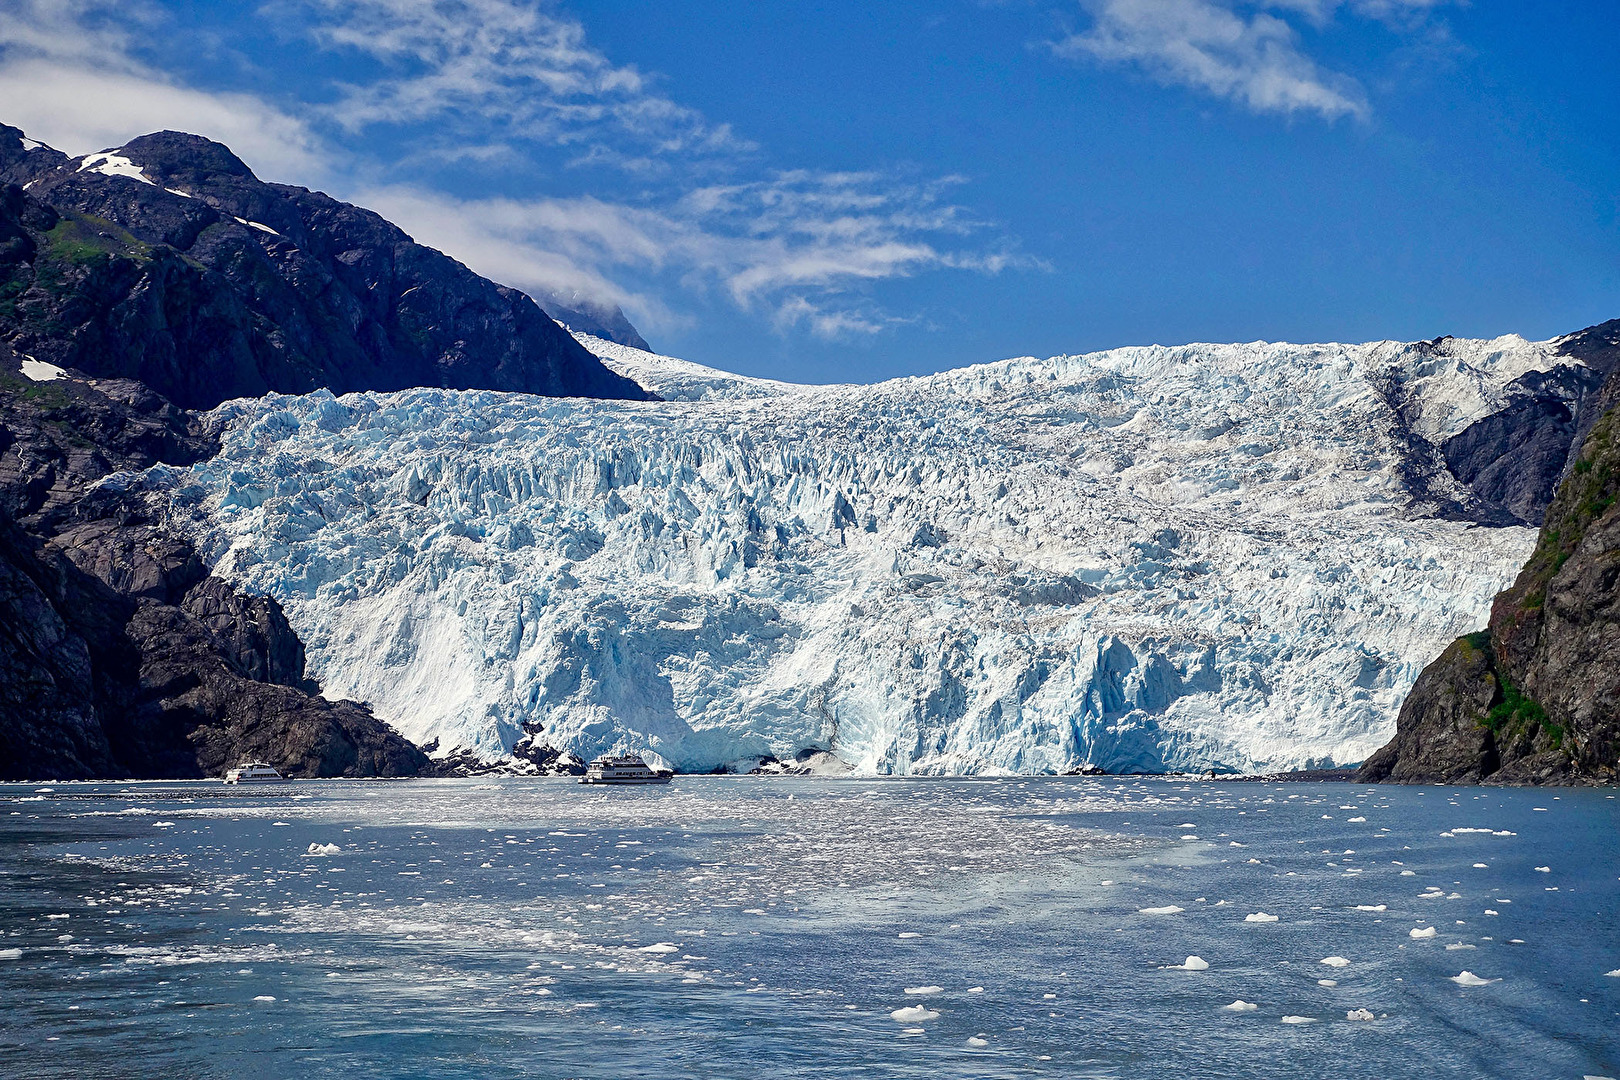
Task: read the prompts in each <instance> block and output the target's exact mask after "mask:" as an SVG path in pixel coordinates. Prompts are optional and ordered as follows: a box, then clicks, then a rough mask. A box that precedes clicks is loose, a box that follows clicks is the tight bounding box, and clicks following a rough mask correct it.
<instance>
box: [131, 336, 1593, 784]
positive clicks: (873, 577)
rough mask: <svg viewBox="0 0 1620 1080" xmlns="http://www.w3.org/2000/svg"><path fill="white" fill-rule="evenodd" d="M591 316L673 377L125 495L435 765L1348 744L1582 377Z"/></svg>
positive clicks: (1468, 587) (1363, 356)
mask: <svg viewBox="0 0 1620 1080" xmlns="http://www.w3.org/2000/svg"><path fill="white" fill-rule="evenodd" d="M582 340H585V341H587V342H589V343H590V344H591V347H592V348H593V349H595V350H596V351H597V352H598V353H599V355H601V356H603V357H604V358H606V359H607V360H608V361H609V363H610V364H612V365H613V366H615V367H617V368H618V369H619V370H621V371H624V372H626V373H631V374H632V375H633V377H635V378H637V379H638V380H640V381H642V382H643V383H644V384H645V385H648V386H649V387H651V388H652V389H654V390H656V391H657V392H658V393H659V394H660V395H661V396H662V397H664V398H665V399H666V400H665V401H661V402H652V403H647V402H610V401H592V402H585V401H574V402H557V401H546V400H539V399H533V398H524V397H521V396H511V395H494V394H487V393H476V392H453V391H445V390H412V391H407V392H403V393H398V394H357V395H348V396H345V397H342V398H335V397H332V396H330V395H326V394H319V393H318V394H311V395H305V396H302V397H284V396H272V397H268V398H264V399H260V400H257V401H251V402H234V403H231V404H228V405H226V406H222V407H221V408H220V409H218V410H216V411H215V412H214V413H213V414H211V419H210V424H211V427H210V430H214V431H217V432H218V434H219V437H220V440H221V451H220V453H219V454H218V455H216V456H214V457H212V458H209V459H208V460H206V461H200V462H197V463H196V464H194V465H191V466H188V467H177V468H167V469H162V470H150V471H149V472H148V473H146V474H145V476H144V477H143V478H142V485H143V487H144V489H145V491H146V492H147V495H148V497H149V498H150V500H151V501H152V507H153V508H152V511H151V512H152V513H153V514H154V516H161V517H162V518H163V520H165V522H166V523H167V527H168V528H170V529H172V530H173V531H174V532H176V533H177V534H179V535H183V536H185V537H187V538H188V539H189V540H190V541H191V542H192V543H193V544H194V545H195V546H196V548H197V550H198V552H199V554H200V555H201V557H202V558H203V560H204V562H205V563H206V564H207V565H208V566H209V567H210V568H211V570H212V572H213V573H214V574H216V575H217V576H219V577H220V578H222V579H223V580H225V581H227V582H229V583H231V584H232V585H233V586H234V587H236V588H238V589H241V590H244V591H246V592H250V593H256V594H267V595H270V596H274V597H275V598H276V599H277V600H278V601H279V602H280V603H281V604H282V606H283V607H284V609H285V611H286V613H287V617H288V620H289V622H290V623H291V625H292V626H293V627H294V628H295V629H296V630H297V632H298V633H299V635H300V637H301V639H302V640H303V641H304V643H305V644H306V646H307V647H308V650H309V663H310V671H311V673H312V674H313V675H314V676H315V677H317V678H319V679H320V680H321V682H322V685H323V686H326V687H327V688H328V689H329V690H331V691H333V692H335V693H340V694H342V695H345V696H349V697H354V698H357V699H363V700H366V701H369V702H371V703H372V705H373V707H374V708H375V709H376V711H377V715H378V716H380V717H382V718H384V719H386V720H388V721H389V722H390V723H393V724H395V725H396V726H398V727H399V728H400V730H401V731H403V732H404V733H405V734H406V735H408V736H409V737H411V738H413V739H415V740H417V741H418V742H420V743H422V744H434V745H436V746H437V747H439V748H440V749H439V750H438V751H437V752H438V753H442V754H460V753H467V754H471V755H474V756H477V757H482V758H484V759H486V760H494V759H498V758H501V757H502V756H503V755H506V754H510V753H521V754H523V755H525V756H526V757H528V758H529V759H530V760H531V761H533V762H534V763H535V764H537V765H540V766H546V765H548V764H549V763H551V762H554V761H555V760H558V759H559V758H560V756H561V755H564V754H566V755H572V756H573V757H575V758H585V757H589V756H590V755H592V754H594V753H598V752H601V751H606V750H613V749H621V748H622V749H635V750H638V751H644V752H650V753H654V754H657V755H660V756H661V757H662V758H663V759H664V760H665V761H667V762H668V763H670V764H673V765H676V766H678V767H680V768H682V769H685V770H708V769H712V768H715V767H717V766H718V767H728V768H748V767H751V765H752V764H753V763H755V762H758V761H760V760H762V759H764V758H775V759H778V760H780V761H797V760H799V759H800V758H801V757H803V756H805V755H810V756H815V755H818V754H831V755H835V756H836V757H838V758H841V759H842V760H843V761H844V762H846V763H848V764H849V765H851V766H854V767H855V768H857V769H858V770H860V771H862V772H866V773H890V772H893V773H907V772H909V773H972V772H996V771H1014V772H1034V773H1041V772H1046V773H1050V772H1064V771H1072V770H1080V769H1085V768H1088V767H1089V768H1103V769H1107V770H1109V771H1116V772H1119V771H1161V770H1166V769H1206V768H1219V769H1234V770H1242V771H1251V770H1254V771H1259V770H1268V769H1278V768H1288V767H1304V766H1325V765H1330V764H1332V765H1340V764H1353V763H1355V762H1358V761H1360V760H1362V759H1364V758H1365V757H1366V756H1367V755H1369V754H1370V753H1372V752H1373V751H1374V750H1375V749H1377V748H1378V747H1379V746H1380V745H1382V744H1383V743H1384V742H1386V741H1387V740H1388V739H1389V737H1390V734H1391V732H1392V730H1393V728H1394V720H1395V716H1396V713H1397V711H1398V709H1399V707H1400V703H1401V701H1402V700H1403V698H1404V697H1405V696H1406V694H1407V691H1408V689H1409V688H1410V687H1411V685H1412V683H1413V681H1414V680H1415V679H1416V678H1417V676H1418V674H1419V672H1420V671H1421V670H1422V668H1423V666H1424V665H1425V664H1426V663H1428V661H1429V660H1431V659H1432V658H1433V657H1434V656H1435V655H1436V654H1438V653H1439V652H1440V651H1441V650H1442V649H1443V648H1444V646H1445V645H1446V643H1447V642H1449V641H1451V640H1453V639H1454V638H1455V637H1456V636H1457V635H1458V634H1459V633H1462V632H1464V631H1466V630H1470V629H1472V628H1474V627H1476V626H1478V625H1479V624H1480V623H1481V622H1482V621H1484V619H1485V618H1486V616H1487V613H1488V611H1489V606H1490V600H1491V597H1492V595H1494V594H1495V593H1496V592H1497V591H1498V590H1499V589H1500V588H1502V586H1503V585H1504V584H1506V583H1507V582H1508V580H1509V579H1510V578H1511V577H1512V575H1513V573H1514V571H1515V569H1516V568H1517V567H1518V566H1520V565H1521V564H1522V563H1523V562H1524V560H1525V558H1526V557H1527V556H1528V555H1529V554H1530V551H1531V549H1532V548H1533V547H1534V545H1535V529H1534V528H1533V527H1532V526H1531V524H1530V523H1532V522H1536V521H1539V520H1540V518H1541V515H1542V513H1543V511H1544V509H1545V506H1546V503H1545V499H1546V498H1547V497H1549V496H1550V494H1551V491H1552V488H1553V486H1554V485H1555V484H1556V483H1557V480H1558V477H1559V476H1560V475H1561V474H1562V473H1563V471H1564V469H1565V467H1566V462H1567V458H1568V456H1569V454H1570V451H1571V447H1572V446H1573V445H1574V443H1575V440H1576V438H1577V434H1578V431H1579V429H1580V427H1581V425H1582V424H1583V423H1586V422H1587V421H1588V419H1589V418H1590V416H1591V406H1592V399H1593V394H1594V393H1595V388H1596V387H1597V386H1598V384H1599V382H1600V380H1601V378H1602V372H1601V370H1600V369H1599V368H1597V367H1594V366H1593V364H1592V363H1589V362H1588V361H1587V360H1583V359H1582V358H1581V356H1579V355H1577V354H1576V353H1575V351H1573V347H1572V345H1571V341H1572V340H1573V339H1566V340H1562V341H1549V342H1527V341H1524V340H1522V339H1520V338H1516V337H1506V338H1501V339H1497V340H1494V341H1462V340H1453V339H1439V340H1436V341H1425V342H1413V343H1398V342H1377V343H1372V344H1367V345H1333V344H1328V345H1286V344H1264V343H1255V344H1248V345H1189V346H1182V347H1178V348H1158V347H1154V348H1137V349H1117V350H1111V351H1108V352H1103V353H1095V354H1090V355H1086V356H1061V357H1053V358H1050V359H1046V360H1039V359H1035V358H1027V357H1026V358H1021V359H1016V360H1007V361H1002V362H999V363H995V364H987V365H981V366H977V367H971V368H965V369H961V370H956V371H947V372H942V373H940V374H937V375H930V376H926V377H920V378H911V379H899V380H894V381H891V382H887V383H880V384H877V385H874V386H830V387H828V386H821V387H818V386H796V385H792V384H786V383H778V382H769V381H765V380H758V379H748V378H744V377H741V376H736V375H732V374H729V373H725V372H719V371H715V370H713V369H709V368H704V367H701V366H700V365H696V364H691V363H687V362H684V361H680V360H675V359H671V358H668V357H658V356H653V355H650V354H647V353H645V352H640V351H638V350H634V349H631V348H628V347H626V346H623V345H617V344H612V343H608V342H604V341H600V340H597V339H591V338H582Z"/></svg>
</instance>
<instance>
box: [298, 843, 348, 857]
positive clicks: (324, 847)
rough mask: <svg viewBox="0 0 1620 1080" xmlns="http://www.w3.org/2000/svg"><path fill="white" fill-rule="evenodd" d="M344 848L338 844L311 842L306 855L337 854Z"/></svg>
mask: <svg viewBox="0 0 1620 1080" xmlns="http://www.w3.org/2000/svg"><path fill="white" fill-rule="evenodd" d="M342 850H343V848H342V847H340V846H339V845H337V844H311V845H309V850H307V851H305V852H304V854H305V855H336V854H337V853H338V852H340V851H342Z"/></svg>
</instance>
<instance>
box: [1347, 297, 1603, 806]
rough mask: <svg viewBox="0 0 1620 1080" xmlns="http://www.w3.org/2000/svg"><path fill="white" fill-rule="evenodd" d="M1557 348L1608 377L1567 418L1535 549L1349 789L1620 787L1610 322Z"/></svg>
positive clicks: (1429, 677) (1434, 670) (1424, 680)
mask: <svg viewBox="0 0 1620 1080" xmlns="http://www.w3.org/2000/svg"><path fill="white" fill-rule="evenodd" d="M1564 347H1565V350H1566V351H1567V352H1568V353H1569V354H1570V355H1573V356H1577V357H1579V358H1581V359H1582V360H1583V361H1584V362H1585V363H1587V364H1589V365H1592V366H1593V368H1594V369H1596V370H1599V371H1604V372H1607V375H1608V377H1607V381H1606V382H1605V383H1604V384H1603V387H1602V390H1601V392H1600V393H1598V394H1595V395H1593V396H1592V397H1591V399H1590V401H1589V402H1588V403H1587V404H1586V405H1585V406H1584V407H1583V408H1582V409H1581V410H1580V412H1579V413H1578V414H1577V416H1576V418H1575V420H1576V422H1575V425H1574V427H1575V432H1576V434H1577V435H1578V436H1579V437H1580V441H1579V444H1578V445H1579V451H1578V453H1577V454H1575V455H1572V456H1571V458H1570V460H1569V461H1568V463H1567V466H1566V467H1565V468H1564V469H1563V470H1562V472H1563V476H1562V482H1561V484H1560V486H1559V487H1558V490H1557V494H1556V496H1555V497H1554V498H1553V499H1552V502H1551V504H1550V505H1549V506H1548V508H1547V511H1546V515H1545V520H1544V522H1543V524H1542V528H1541V534H1540V536H1539V537H1538V539H1537V542H1536V546H1535V549H1534V551H1533V552H1532V553H1531V555H1530V558H1529V560H1528V561H1527V562H1526V563H1525V565H1524V567H1523V569H1522V570H1520V571H1519V575H1518V577H1517V578H1516V579H1515V580H1514V582H1513V584H1512V585H1511V586H1509V587H1508V588H1507V589H1505V590H1503V591H1502V592H1501V593H1500V594H1498V595H1497V597H1496V599H1495V600H1494V602H1493V603H1492V605H1491V616H1490V622H1489V625H1488V626H1487V627H1486V629H1484V630H1483V631H1480V632H1477V633H1473V634H1469V635H1467V636H1465V637H1463V638H1459V639H1458V640H1457V641H1456V642H1454V643H1453V644H1452V645H1451V646H1450V647H1449V648H1447V649H1446V650H1445V652H1443V653H1442V654H1441V655H1440V657H1439V658H1438V659H1437V660H1435V661H1434V663H1432V664H1430V665H1429V666H1428V667H1427V668H1426V669H1424V671H1423V674H1422V675H1421V676H1420V677H1419V678H1418V681H1417V684H1416V685H1415V686H1414V687H1413V690H1412V693H1411V695H1410V696H1409V697H1408V698H1407V699H1406V702H1405V703H1404V704H1403V706H1402V708H1401V712H1400V716H1399V718H1398V721H1397V726H1396V734H1395V738H1394V739H1393V740H1391V741H1390V743H1389V744H1388V745H1386V746H1384V747H1383V748H1382V749H1380V750H1379V751H1378V752H1377V753H1375V754H1374V755H1373V756H1372V757H1370V758H1369V759H1368V760H1367V761H1366V763H1365V764H1364V765H1363V766H1362V768H1361V769H1360V770H1359V772H1358V773H1357V779H1359V780H1366V781H1385V780H1388V781H1397V782H1403V783H1478V782H1481V781H1483V782H1487V783H1575V782H1606V783H1613V782H1615V781H1616V780H1617V779H1620V774H1617V764H1620V506H1617V505H1616V503H1617V501H1620V320H1617V321H1615V322H1610V323H1605V324H1603V325H1602V326H1597V327H1593V328H1592V329H1590V330H1587V331H1584V332H1582V333H1581V334H1577V335H1573V336H1572V337H1570V338H1568V339H1566V340H1565V343H1564Z"/></svg>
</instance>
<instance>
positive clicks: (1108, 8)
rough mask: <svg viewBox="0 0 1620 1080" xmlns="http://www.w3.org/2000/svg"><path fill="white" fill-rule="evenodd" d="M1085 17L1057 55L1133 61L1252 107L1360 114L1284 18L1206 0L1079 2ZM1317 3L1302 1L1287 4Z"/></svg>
mask: <svg viewBox="0 0 1620 1080" xmlns="http://www.w3.org/2000/svg"><path fill="white" fill-rule="evenodd" d="M1083 2H1084V4H1085V6H1086V7H1087V9H1088V10H1089V11H1090V12H1091V14H1092V16H1093V25H1092V27H1091V29H1090V30H1089V31H1087V32H1085V33H1081V34H1075V35H1072V36H1070V37H1068V38H1065V39H1064V40H1062V41H1060V42H1058V43H1057V44H1056V45H1055V46H1054V48H1055V49H1056V50H1057V52H1058V53H1059V54H1060V55H1064V56H1071V57H1073V56H1082V55H1089V56H1092V57H1095V58H1096V59H1098V60H1102V61H1105V62H1115V63H1134V64H1137V65H1139V66H1141V67H1142V68H1143V69H1144V70H1145V71H1147V72H1148V73H1149V74H1151V75H1153V76H1154V77H1155V78H1158V79H1160V80H1161V81H1163V82H1166V83H1170V84H1179V85H1185V86H1191V87H1193V88H1195V89H1199V90H1205V91H1208V92H1209V93H1212V94H1214V95H1216V96H1217V97H1224V98H1230V99H1232V100H1235V101H1238V102H1240V103H1242V104H1244V105H1247V106H1248V107H1249V108H1251V109H1253V110H1254V111H1256V112H1275V113H1296V112H1313V113H1318V114H1320V115H1321V116H1323V117H1326V118H1327V119H1330V120H1332V119H1337V118H1339V117H1342V116H1351V117H1356V118H1365V117H1366V116H1367V115H1368V113H1369V107H1368V104H1367V100H1366V97H1365V95H1364V94H1363V93H1362V91H1361V88H1360V87H1359V86H1358V85H1357V84H1356V83H1355V81H1354V80H1352V79H1350V78H1348V77H1346V76H1343V75H1337V74H1334V73H1333V72H1329V71H1325V70H1323V69H1322V68H1320V67H1319V66H1318V65H1317V64H1316V62H1315V61H1313V60H1312V59H1311V58H1310V57H1308V56H1306V55H1305V54H1304V53H1303V52H1302V51H1301V50H1300V48H1299V39H1298V34H1297V33H1296V32H1295V31H1294V29H1293V27H1291V26H1290V25H1289V24H1288V23H1287V22H1285V21H1283V20H1282V19H1280V18H1278V17H1276V16H1274V15H1269V14H1267V13H1265V12H1257V13H1255V14H1253V15H1250V16H1248V17H1244V16H1242V15H1239V14H1237V13H1236V12H1235V11H1233V10H1232V9H1231V8H1229V7H1226V6H1224V5H1222V4H1219V3H1216V2H1213V0H1083ZM1289 6H1291V7H1295V8H1296V9H1297V8H1311V9H1318V10H1320V11H1321V12H1322V16H1323V17H1325V16H1326V14H1327V10H1326V9H1327V7H1328V5H1326V4H1323V3H1316V4H1312V3H1310V2H1309V0H1301V2H1300V3H1295V4H1291V5H1289Z"/></svg>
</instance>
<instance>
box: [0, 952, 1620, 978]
mask: <svg viewBox="0 0 1620 1080" xmlns="http://www.w3.org/2000/svg"><path fill="white" fill-rule="evenodd" d="M7 951H9V952H16V951H17V950H16V949H10V950H7ZM1603 974H1604V975H1606V976H1608V977H1609V978H1611V979H1620V968H1615V969H1614V970H1613V971H1605V972H1604V973H1603Z"/></svg>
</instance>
